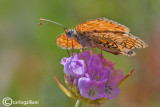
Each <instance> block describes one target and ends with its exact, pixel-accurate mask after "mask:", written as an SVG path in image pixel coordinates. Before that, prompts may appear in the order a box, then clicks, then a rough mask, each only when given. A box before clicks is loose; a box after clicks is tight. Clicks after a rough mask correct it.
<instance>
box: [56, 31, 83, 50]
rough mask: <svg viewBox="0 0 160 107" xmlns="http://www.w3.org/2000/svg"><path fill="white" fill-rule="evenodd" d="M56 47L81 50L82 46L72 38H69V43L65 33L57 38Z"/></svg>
mask: <svg viewBox="0 0 160 107" xmlns="http://www.w3.org/2000/svg"><path fill="white" fill-rule="evenodd" d="M67 44H68V45H67ZM56 45H58V46H59V47H61V48H64V49H67V48H68V49H72V48H73V49H81V48H82V46H81V45H80V44H78V43H77V42H76V41H75V40H74V39H72V38H68V42H67V37H66V34H65V33H62V34H60V35H59V36H58V37H57V38H56Z"/></svg>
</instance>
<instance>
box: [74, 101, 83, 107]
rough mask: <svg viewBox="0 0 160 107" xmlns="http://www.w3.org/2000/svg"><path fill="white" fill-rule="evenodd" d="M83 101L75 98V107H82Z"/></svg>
mask: <svg viewBox="0 0 160 107" xmlns="http://www.w3.org/2000/svg"><path fill="white" fill-rule="evenodd" d="M82 105H83V103H82V102H81V101H79V100H77V102H76V105H75V107H82Z"/></svg>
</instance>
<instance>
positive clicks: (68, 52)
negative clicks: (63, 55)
mask: <svg viewBox="0 0 160 107" xmlns="http://www.w3.org/2000/svg"><path fill="white" fill-rule="evenodd" d="M67 53H68V56H69V57H70V54H69V51H68V38H67Z"/></svg>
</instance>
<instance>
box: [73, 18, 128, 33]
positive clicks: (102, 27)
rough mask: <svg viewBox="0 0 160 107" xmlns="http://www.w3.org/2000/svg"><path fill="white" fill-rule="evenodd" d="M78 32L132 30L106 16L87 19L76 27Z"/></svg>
mask: <svg viewBox="0 0 160 107" xmlns="http://www.w3.org/2000/svg"><path fill="white" fill-rule="evenodd" d="M75 30H76V32H77V33H83V32H85V31H112V32H126V33H127V32H130V30H129V28H127V27H125V26H124V25H121V24H119V23H117V22H114V21H112V20H108V19H106V18H98V19H92V20H88V21H85V22H83V23H81V24H79V25H78V26H76V27H75Z"/></svg>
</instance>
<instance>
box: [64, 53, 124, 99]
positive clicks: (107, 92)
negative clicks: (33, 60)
mask: <svg viewBox="0 0 160 107" xmlns="http://www.w3.org/2000/svg"><path fill="white" fill-rule="evenodd" d="M61 64H62V65H64V73H65V74H66V77H67V80H68V81H69V83H72V84H73V85H74V86H76V92H79V93H80V95H81V96H82V97H84V98H89V99H90V100H96V99H99V98H106V99H107V100H110V99H113V98H115V97H117V96H118V94H119V92H120V89H118V88H117V85H118V82H119V81H120V80H122V79H123V78H124V75H123V73H122V71H121V70H118V69H114V64H113V63H112V62H111V61H109V60H107V59H104V57H103V56H101V54H97V55H96V54H93V52H92V51H89V50H87V51H84V52H83V53H80V54H79V55H77V54H73V55H72V56H71V57H70V58H66V57H65V58H63V59H62V60H61Z"/></svg>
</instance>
